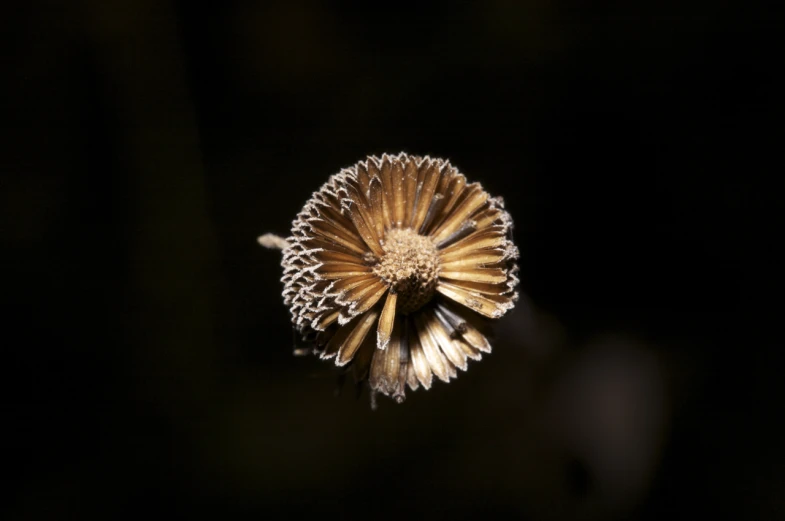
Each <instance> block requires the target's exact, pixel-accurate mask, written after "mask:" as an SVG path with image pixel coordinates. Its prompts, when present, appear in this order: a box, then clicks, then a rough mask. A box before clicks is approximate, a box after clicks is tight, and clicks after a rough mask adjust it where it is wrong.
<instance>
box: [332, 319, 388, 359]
mask: <svg viewBox="0 0 785 521" xmlns="http://www.w3.org/2000/svg"><path fill="white" fill-rule="evenodd" d="M378 318H379V312H378V311H377V310H373V311H369V312H368V313H365V314H364V315H361V316H360V318H359V320H358V321H357V324H356V325H355V326H354V328H353V329H352V331H351V333H349V336H348V337H347V338H346V340H345V341H344V342H343V345H341V347H340V349H339V350H338V358H337V359H336V360H335V364H336V365H339V366H342V365H346V364H347V363H349V362H350V361H351V360H352V358H353V357H354V354H355V353H356V352H357V349H359V348H360V344H362V342H363V340H365V336H366V335H367V334H368V331H370V330H371V327H372V326H373V324H374V323H375V322H376V320H377V319H378Z"/></svg>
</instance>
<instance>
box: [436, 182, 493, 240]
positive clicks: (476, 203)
mask: <svg viewBox="0 0 785 521" xmlns="http://www.w3.org/2000/svg"><path fill="white" fill-rule="evenodd" d="M469 190H471V192H470V193H469V195H468V196H467V197H466V199H464V200H463V201H462V202H461V203H459V204H458V206H457V207H456V208H455V209H454V210H452V211H451V212H450V214H449V216H448V217H447V218H446V219H445V220H444V222H443V223H442V224H441V226H439V227H438V228H437V229H436V231H435V232H433V234H431V237H432V238H433V241H434V242H436V243H439V242H440V241H442V240H443V239H446V238H447V237H448V236H449V235H450V234H451V233H453V232H454V231H456V230H458V229H459V228H460V227H461V225H463V223H464V222H465V221H466V220H467V219H468V218H469V217H470V216H471V214H472V212H474V211H475V210H477V209H478V208H479V207H480V206H482V204H483V203H484V202H485V201H486V200H487V199H488V194H487V193H486V192H485V191H484V190H483V189H482V188H481V187H480V186H479V185H477V184H475V185H473V186H472V187H471V188H469Z"/></svg>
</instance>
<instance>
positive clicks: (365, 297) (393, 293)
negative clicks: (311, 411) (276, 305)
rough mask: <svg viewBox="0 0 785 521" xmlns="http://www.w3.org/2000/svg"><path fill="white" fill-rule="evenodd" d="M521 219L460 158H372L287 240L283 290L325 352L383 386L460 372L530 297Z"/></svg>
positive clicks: (322, 199)
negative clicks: (515, 223) (491, 329)
mask: <svg viewBox="0 0 785 521" xmlns="http://www.w3.org/2000/svg"><path fill="white" fill-rule="evenodd" d="M511 229H512V219H511V218H510V215H509V214H508V213H507V212H506V211H505V210H504V203H503V201H502V199H501V198H493V197H490V196H489V195H488V193H486V192H485V191H484V190H483V188H482V187H481V186H480V185H479V184H478V183H468V184H467V182H466V178H465V177H464V176H463V174H461V173H460V172H458V170H457V169H456V168H455V167H453V166H452V165H451V164H450V163H449V161H446V160H443V159H438V158H431V157H427V156H426V157H419V156H411V155H408V154H405V153H401V154H398V155H387V154H385V155H383V156H382V157H380V158H379V157H369V158H367V159H366V160H364V161H360V162H359V163H357V164H356V165H354V166H352V167H351V168H346V169H344V170H342V171H341V172H339V173H338V174H335V175H333V176H331V177H330V178H329V179H328V181H327V182H326V183H325V184H324V185H323V186H322V187H321V188H320V189H319V191H317V192H316V193H314V194H313V196H312V197H311V199H310V200H309V201H308V202H307V203H306V204H305V206H304V207H303V209H302V211H301V212H300V213H299V214H298V215H297V217H296V219H295V220H294V223H293V225H292V232H291V237H289V238H287V239H286V243H285V245H286V247H285V248H284V250H283V260H282V266H283V278H282V279H281V280H282V282H283V283H284V291H283V298H284V303H285V304H286V305H287V306H288V307H289V309H290V312H291V315H292V322H293V324H294V327H295V329H296V331H297V333H298V334H299V335H300V336H301V337H302V339H303V340H304V341H306V342H311V343H312V345H313V350H314V352H315V353H317V354H319V355H320V356H321V358H323V359H331V360H334V362H335V364H336V365H338V366H346V367H350V368H351V369H352V372H353V374H354V377H355V378H356V379H357V380H358V382H360V383H362V382H367V383H368V384H369V386H370V387H371V391H372V392H373V393H380V394H384V395H386V396H389V397H391V398H393V399H394V400H395V401H397V402H398V403H401V402H403V401H404V399H405V396H406V394H405V390H406V387H407V386H408V388H409V389H411V390H416V389H418V388H419V387H420V386H422V387H423V388H425V389H429V388H430V387H431V385H432V383H433V377H434V376H435V377H436V378H437V379H439V380H442V381H445V382H447V381H449V380H450V379H451V378H454V377H456V376H457V374H458V371H457V370H458V369H460V370H466V369H467V365H468V361H469V360H480V359H481V358H482V353H488V352H490V351H491V345H490V343H489V341H488V338H487V336H486V334H485V333H484V332H483V331H485V330H486V329H485V328H484V327H483V321H484V320H487V319H488V318H499V317H501V316H502V315H504V314H505V313H506V312H507V311H509V310H510V309H512V307H513V306H514V304H515V301H516V300H517V298H518V294H517V292H516V287H517V284H518V278H517V276H516V273H517V270H518V268H517V266H516V264H515V263H516V260H517V258H518V249H517V248H516V247H515V245H514V244H513V243H512V241H511V240H510V236H511Z"/></svg>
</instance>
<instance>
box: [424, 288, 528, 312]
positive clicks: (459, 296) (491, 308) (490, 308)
mask: <svg viewBox="0 0 785 521" xmlns="http://www.w3.org/2000/svg"><path fill="white" fill-rule="evenodd" d="M436 291H438V292H439V293H441V294H442V295H444V296H445V297H447V298H449V299H452V300H453V301H455V302H457V303H458V304H462V305H464V306H466V307H467V308H469V309H472V310H474V311H476V312H477V313H480V314H481V315H484V316H486V317H488V318H499V317H501V316H502V315H504V313H506V312H507V310H508V309H512V303H511V302H510V299H504V301H502V302H496V301H494V300H493V299H492V296H491V295H483V294H481V293H479V292H475V291H466V290H465V289H463V288H461V287H458V286H456V285H454V284H448V283H446V282H439V284H438V285H437V286H436Z"/></svg>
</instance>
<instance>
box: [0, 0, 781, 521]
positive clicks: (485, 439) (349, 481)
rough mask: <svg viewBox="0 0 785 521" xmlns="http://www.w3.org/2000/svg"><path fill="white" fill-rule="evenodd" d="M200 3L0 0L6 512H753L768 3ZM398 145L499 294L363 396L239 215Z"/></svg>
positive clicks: (770, 201) (774, 122) (773, 266)
mask: <svg viewBox="0 0 785 521" xmlns="http://www.w3.org/2000/svg"><path fill="white" fill-rule="evenodd" d="M210 4H211V5H209V6H208V5H202V3H199V2H185V1H182V2H173V1H167V0H157V1H152V0H135V1H131V0H118V1H115V2H99V1H90V0H82V1H74V2H40V1H39V2H15V3H12V4H10V5H8V6H6V7H5V8H4V16H3V19H2V21H0V25H1V26H2V31H0V39H2V46H0V49H2V50H1V51H0V52H1V53H2V54H0V56H1V57H2V60H3V69H4V74H3V80H2V86H1V87H0V93H2V94H3V96H2V107H3V109H2V111H3V115H2V118H0V128H2V138H3V139H2V156H1V157H0V168H1V169H2V174H3V175H2V181H0V186H1V187H2V188H1V189H0V200H1V201H2V202H1V203H0V212H1V213H2V216H3V219H2V228H1V231H0V241H2V245H3V268H4V275H5V279H6V280H5V282H4V283H3V295H4V297H5V300H6V304H7V306H8V307H6V310H7V311H6V312H5V314H4V317H5V320H4V328H5V329H6V332H7V333H6V339H5V341H4V342H3V347H4V351H5V352H6V353H7V354H8V358H7V360H6V362H5V363H3V364H2V367H3V369H2V370H3V372H4V373H5V376H4V377H3V378H2V381H3V384H2V385H3V387H5V392H4V393H3V398H2V401H0V403H1V404H2V413H3V418H4V424H5V426H6V427H5V428H4V429H3V430H4V434H5V435H6V436H7V437H6V442H5V453H6V458H7V463H6V464H5V465H4V467H6V469H7V471H8V474H9V478H8V479H7V480H6V486H7V488H8V489H10V490H9V492H10V494H9V496H10V501H7V502H4V503H5V505H4V507H5V508H7V517H6V515H4V517H5V518H6V519H93V518H95V519H98V518H100V519H115V518H124V517H129V518H131V517H133V518H138V517H140V516H148V515H151V514H163V515H168V516H171V517H176V518H181V517H182V518H212V519H215V518H221V519H243V518H248V519H250V518H253V519H267V518H271V519H275V518H284V517H286V518H294V517H297V516H301V515H311V516H318V518H320V519H334V518H341V519H396V520H399V521H400V520H401V519H421V518H423V519H425V518H427V519H434V520H435V519H486V518H494V517H503V518H511V519H525V520H561V519H579V520H600V519H688V518H689V519H693V518H695V517H696V516H700V517H703V516H704V515H709V514H711V513H714V514H722V515H723V516H726V517H728V518H736V519H783V518H785V426H784V425H783V420H782V406H781V403H782V398H783V396H785V394H784V393H783V390H784V389H783V387H784V386H783V381H782V377H781V372H782V368H783V361H785V357H784V356H783V351H782V332H781V327H780V325H781V323H782V319H781V316H782V312H783V311H784V309H783V308H784V306H783V303H782V292H781V291H780V290H779V286H778V285H777V283H776V281H777V275H779V274H780V273H781V267H782V264H781V263H780V261H779V259H776V251H777V250H778V244H779V243H781V242H782V234H781V231H778V230H779V227H778V226H777V225H775V222H776V219H777V218H776V215H778V214H779V213H780V210H781V209H782V188H783V184H782V172H783V169H782V140H781V137H782V135H781V130H782V121H783V120H782V92H783V91H782V84H781V83H780V82H779V81H777V80H778V77H779V75H780V74H781V72H782V54H781V52H779V51H776V49H777V48H778V46H777V45H776V41H778V40H779V39H780V38H781V33H782V24H781V20H782V19H781V16H780V15H781V14H782V13H781V11H782V9H781V8H779V7H776V8H763V7H760V8H758V7H756V6H754V5H753V4H750V3H743V2H737V3H726V2H716V1H715V2H708V1H706V2H702V3H701V2H677V1H670V0H666V1H657V2H655V1H640V2H565V1H545V0H527V1H523V2H502V1H484V2H434V3H429V4H428V5H422V3H414V2H412V3H399V2H396V3H380V4H375V3H368V2H365V3H360V2H357V3H351V2H338V3H326V2H319V3H310V2H300V1H280V2H275V1H271V2H240V1H235V0H229V1H225V2H213V3H210ZM772 9H775V10H772ZM402 150H403V151H407V152H409V153H413V154H421V155H425V154H430V155H434V156H440V157H447V158H449V159H450V160H451V161H452V163H453V164H454V165H456V166H457V167H458V168H459V169H460V170H461V171H462V172H464V173H465V174H466V175H467V177H469V178H470V179H471V180H476V181H480V182H482V183H483V185H484V186H485V188H486V189H487V190H488V191H489V192H490V193H491V194H493V195H501V196H503V197H504V198H505V200H506V203H507V208H508V209H509V211H510V213H511V214H512V216H513V218H514V220H515V224H516V228H515V240H516V242H517V244H518V246H519V248H520V250H521V254H522V255H521V259H520V267H521V279H522V281H521V291H522V294H523V297H522V299H521V301H520V303H519V305H518V306H517V307H516V309H515V310H514V312H512V313H511V314H509V315H508V316H507V317H505V318H504V319H503V320H502V321H500V322H499V323H498V325H497V328H496V339H495V341H494V347H495V349H494V352H493V354H492V355H490V356H487V357H485V359H484V360H483V361H482V362H480V363H474V364H472V365H471V367H470V369H469V371H468V372H466V373H462V374H461V375H460V376H459V378H458V379H457V380H455V381H453V382H452V383H450V384H443V383H436V384H435V386H434V388H433V389H432V390H430V391H428V392H423V391H418V392H414V393H411V394H410V396H409V398H408V400H407V402H406V403H405V404H403V405H401V406H397V405H395V404H393V403H392V402H391V401H389V400H382V401H381V403H380V407H379V410H378V411H376V412H371V411H370V407H369V403H368V396H367V395H361V396H360V397H359V398H357V397H356V396H355V394H354V392H353V391H354V390H353V388H352V387H351V385H348V384H347V385H346V386H345V387H344V388H343V393H341V394H340V395H339V396H337V397H336V396H335V391H336V385H337V384H336V372H335V371H334V370H333V368H332V367H331V366H330V365H329V364H325V363H321V362H320V361H318V360H317V359H315V358H293V357H292V356H291V349H292V337H291V328H290V323H289V316H288V311H287V310H286V309H285V308H284V306H283V303H282V300H281V298H280V292H281V289H282V287H281V283H280V282H279V279H280V277H281V269H280V266H279V261H280V258H279V257H280V256H279V254H278V253H277V252H274V251H268V250H264V249H262V248H260V247H259V246H258V245H257V243H256V237H257V236H258V235H260V234H262V233H265V232H275V233H279V234H286V233H287V232H288V230H289V227H290V225H291V221H292V219H293V218H294V216H295V214H296V213H297V212H298V211H299V209H300V208H301V206H302V204H303V203H304V202H305V201H306V199H307V198H308V197H310V195H311V193H312V192H313V191H315V190H316V189H318V187H319V186H321V184H322V183H323V182H324V181H325V180H326V179H327V177H328V176H329V175H330V174H332V173H335V172H337V171H338V170H339V169H340V168H342V167H345V166H349V165H351V164H353V163H355V162H356V161H358V160H360V159H362V158H364V157H365V156H366V155H368V154H381V153H384V152H391V153H397V152H399V151H402ZM5 508H4V510H5Z"/></svg>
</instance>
